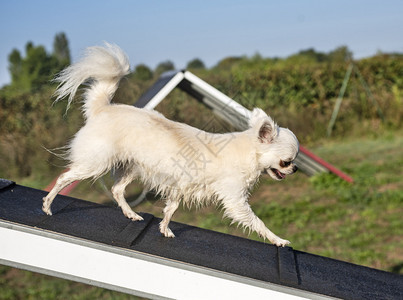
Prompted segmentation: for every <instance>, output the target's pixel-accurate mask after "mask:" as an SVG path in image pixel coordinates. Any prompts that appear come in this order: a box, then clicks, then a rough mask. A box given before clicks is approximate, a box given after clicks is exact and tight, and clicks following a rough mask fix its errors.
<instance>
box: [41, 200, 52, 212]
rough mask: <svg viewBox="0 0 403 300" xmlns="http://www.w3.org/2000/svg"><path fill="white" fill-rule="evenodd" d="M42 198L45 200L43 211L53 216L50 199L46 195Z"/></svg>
mask: <svg viewBox="0 0 403 300" xmlns="http://www.w3.org/2000/svg"><path fill="white" fill-rule="evenodd" d="M42 200H43V204H42V211H43V212H44V213H45V214H47V215H48V216H51V215H52V211H51V210H50V204H49V203H48V200H47V199H46V197H44V198H43V199H42Z"/></svg>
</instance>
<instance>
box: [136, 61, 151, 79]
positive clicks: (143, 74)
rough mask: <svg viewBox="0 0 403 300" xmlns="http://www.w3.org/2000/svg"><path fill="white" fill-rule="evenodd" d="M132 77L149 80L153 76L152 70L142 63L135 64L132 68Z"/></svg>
mask: <svg viewBox="0 0 403 300" xmlns="http://www.w3.org/2000/svg"><path fill="white" fill-rule="evenodd" d="M133 78H135V79H138V80H143V81H146V80H150V79H151V78H153V72H152V71H151V69H150V68H149V67H147V66H146V65H144V64H140V65H137V66H136V68H135V69H134V73H133Z"/></svg>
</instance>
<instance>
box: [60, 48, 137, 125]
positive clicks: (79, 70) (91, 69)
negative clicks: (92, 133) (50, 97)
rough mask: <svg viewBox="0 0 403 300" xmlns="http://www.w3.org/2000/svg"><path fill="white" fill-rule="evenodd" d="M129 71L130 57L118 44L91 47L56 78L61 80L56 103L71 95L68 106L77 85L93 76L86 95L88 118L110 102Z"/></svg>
mask: <svg viewBox="0 0 403 300" xmlns="http://www.w3.org/2000/svg"><path fill="white" fill-rule="evenodd" d="M129 70H130V64H129V60H128V58H127V56H126V54H125V53H124V52H123V51H122V49H120V48H119V47H118V46H116V45H112V44H108V43H105V46H104V47H100V46H95V47H89V48H87V49H86V50H85V53H84V56H83V57H82V59H81V60H80V61H78V62H77V63H75V64H73V65H71V66H69V67H67V68H66V69H64V70H63V71H61V72H60V73H59V74H58V75H57V76H56V78H55V79H54V81H56V82H59V86H58V88H57V90H56V92H55V95H56V97H57V98H56V100H55V102H57V101H59V100H61V99H62V98H64V97H66V96H68V107H69V106H70V104H71V102H72V101H73V98H74V96H75V94H76V92H77V89H78V87H79V86H80V85H81V84H82V83H84V82H86V81H87V80H89V79H91V80H92V81H91V82H89V87H88V88H87V90H86V93H85V95H84V115H85V116H86V118H89V117H90V116H91V115H92V114H93V113H94V112H96V110H97V109H98V108H100V107H102V106H104V105H108V104H109V103H110V101H111V99H112V98H113V95H114V94H115V91H116V89H117V88H118V85H119V81H120V79H121V78H122V77H123V76H125V75H126V74H128V73H129Z"/></svg>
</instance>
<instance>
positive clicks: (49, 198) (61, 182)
mask: <svg viewBox="0 0 403 300" xmlns="http://www.w3.org/2000/svg"><path fill="white" fill-rule="evenodd" d="M85 178H87V176H83V174H82V173H81V172H79V171H78V170H77V169H74V168H71V169H70V170H68V171H67V172H66V173H63V174H61V175H60V176H59V178H57V180H56V183H55V185H54V186H53V188H52V190H51V191H50V192H49V193H48V194H47V195H46V197H44V198H43V204H42V210H43V211H44V212H45V213H46V214H47V215H49V216H50V215H52V211H51V209H50V206H51V205H52V202H53V200H54V199H55V197H56V195H57V194H58V193H59V192H60V191H61V190H62V189H64V188H65V187H66V186H68V185H69V184H71V183H73V182H74V181H76V180H82V179H85Z"/></svg>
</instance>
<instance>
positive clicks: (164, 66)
mask: <svg viewBox="0 0 403 300" xmlns="http://www.w3.org/2000/svg"><path fill="white" fill-rule="evenodd" d="M172 70H175V65H174V63H173V62H172V61H170V60H167V61H164V62H161V63H160V64H159V65H158V66H157V68H156V69H155V73H157V74H158V75H159V74H162V73H164V72H167V71H172Z"/></svg>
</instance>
